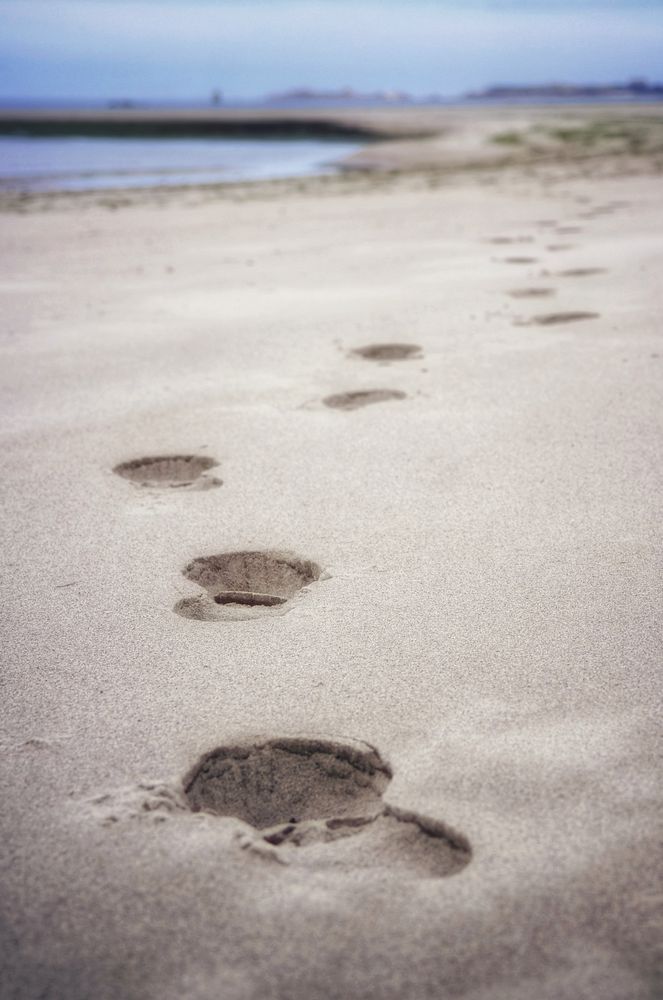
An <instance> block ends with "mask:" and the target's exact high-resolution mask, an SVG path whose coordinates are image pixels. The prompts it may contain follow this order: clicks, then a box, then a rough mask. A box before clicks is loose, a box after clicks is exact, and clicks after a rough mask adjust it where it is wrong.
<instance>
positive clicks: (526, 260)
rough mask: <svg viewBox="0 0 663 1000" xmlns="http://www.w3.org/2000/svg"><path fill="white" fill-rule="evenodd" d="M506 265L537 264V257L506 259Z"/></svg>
mask: <svg viewBox="0 0 663 1000" xmlns="http://www.w3.org/2000/svg"><path fill="white" fill-rule="evenodd" d="M504 262H505V264H536V257H505V258H504Z"/></svg>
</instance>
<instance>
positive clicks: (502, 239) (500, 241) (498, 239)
mask: <svg viewBox="0 0 663 1000" xmlns="http://www.w3.org/2000/svg"><path fill="white" fill-rule="evenodd" d="M533 242H534V237H533V236H491V237H490V238H489V239H487V240H486V243H495V244H496V245H498V246H499V245H506V244H509V243H533Z"/></svg>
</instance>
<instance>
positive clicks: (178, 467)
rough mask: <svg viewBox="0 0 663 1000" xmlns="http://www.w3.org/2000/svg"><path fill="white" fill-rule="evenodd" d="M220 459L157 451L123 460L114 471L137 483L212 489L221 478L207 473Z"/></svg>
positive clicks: (157, 486) (173, 487) (164, 487)
mask: <svg viewBox="0 0 663 1000" xmlns="http://www.w3.org/2000/svg"><path fill="white" fill-rule="evenodd" d="M218 464H219V463H218V462H216V461H215V460H214V459H213V458H207V457H205V456H202V455H156V456H153V457H151V458H136V459H133V460H132V461H130V462H121V463H120V464H119V465H116V466H115V468H114V469H113V472H114V473H115V474H116V475H118V476H122V478H123V479H128V480H129V482H131V483H135V485H136V486H142V487H151V488H157V489H186V488H193V489H211V488H213V487H215V486H221V480H220V479H216V478H215V477H209V478H208V477H207V476H206V475H205V473H206V472H208V471H209V470H210V469H213V468H215V466H217V465H218Z"/></svg>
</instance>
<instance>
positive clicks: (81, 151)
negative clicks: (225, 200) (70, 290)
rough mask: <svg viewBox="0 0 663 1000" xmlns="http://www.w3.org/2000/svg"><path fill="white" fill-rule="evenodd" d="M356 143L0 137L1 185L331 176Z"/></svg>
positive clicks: (31, 187)
mask: <svg viewBox="0 0 663 1000" xmlns="http://www.w3.org/2000/svg"><path fill="white" fill-rule="evenodd" d="M357 149H359V145H358V144H357V143H351V142H340V141H333V140H325V141H323V140H319V139H318V140H315V139H287V140H281V139H116V138H82V137H67V138H60V137H58V138H50V137H49V138H36V137H29V136H0V189H4V190H13V191H53V190H60V191H61V190H66V191H85V190H93V189H99V188H129V187H153V186H159V187H164V186H174V185H180V184H211V183H219V182H224V181H226V182H227V181H237V180H265V179H269V178H278V177H305V176H309V175H311V174H321V173H330V172H332V171H334V170H335V169H337V164H338V162H339V161H340V160H342V159H343V158H344V157H346V156H349V155H350V154H351V153H354V152H355V151H356V150H357Z"/></svg>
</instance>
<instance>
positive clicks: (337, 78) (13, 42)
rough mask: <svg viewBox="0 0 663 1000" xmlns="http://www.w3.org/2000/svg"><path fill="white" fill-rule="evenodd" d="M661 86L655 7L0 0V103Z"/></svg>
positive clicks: (595, 1) (662, 53) (453, 0)
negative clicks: (338, 90) (351, 90)
mask: <svg viewBox="0 0 663 1000" xmlns="http://www.w3.org/2000/svg"><path fill="white" fill-rule="evenodd" d="M633 76H647V77H649V78H650V79H662V78H663V0H483V2H482V0H379V2H378V0H372V2H369V0H318V2H309V0H234V2H233V0H228V2H226V0H140V2H138V0H0V97H29V98H39V97H63V98H67V97H82V98H90V99H94V98H103V99H107V98H122V97H130V98H159V97H163V98H168V99H172V98H182V99H186V98H205V97H207V96H208V95H209V93H210V91H211V90H212V88H214V87H219V88H220V89H222V90H223V92H224V94H226V95H228V96H248V97H250V96H259V95H261V94H264V93H267V92H273V91H276V90H283V89H286V88H289V87H293V86H299V85H309V86H313V87H316V88H335V87H339V86H343V85H346V84H347V85H350V86H354V87H356V88H358V89H361V90H374V89H382V88H398V89H404V90H409V91H411V92H413V93H416V94H427V93H431V92H436V93H442V94H447V95H453V94H458V93H461V92H463V91H466V90H468V89H471V88H476V87H482V86H485V85H487V84H491V83H502V82H514V83H531V82H549V81H553V80H562V81H575V82H577V81H583V82H584V81H596V82H605V81H611V80H624V79H628V78H631V77H633Z"/></svg>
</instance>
